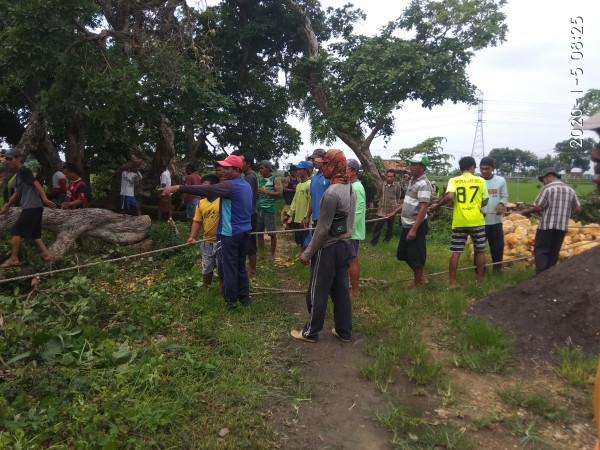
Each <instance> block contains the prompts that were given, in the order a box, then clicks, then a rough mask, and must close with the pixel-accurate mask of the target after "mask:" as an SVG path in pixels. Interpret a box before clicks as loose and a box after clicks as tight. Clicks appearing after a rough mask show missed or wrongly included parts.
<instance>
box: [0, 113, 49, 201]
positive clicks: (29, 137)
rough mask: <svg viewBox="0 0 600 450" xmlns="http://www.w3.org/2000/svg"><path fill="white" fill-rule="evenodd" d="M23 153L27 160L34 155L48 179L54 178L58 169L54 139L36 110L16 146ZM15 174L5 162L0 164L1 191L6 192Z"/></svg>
mask: <svg viewBox="0 0 600 450" xmlns="http://www.w3.org/2000/svg"><path fill="white" fill-rule="evenodd" d="M16 148H18V149H19V150H21V153H22V154H23V160H25V159H26V158H27V157H28V156H29V155H30V154H31V155H33V156H34V157H35V158H36V159H37V160H38V161H39V162H40V165H41V166H42V169H43V170H44V173H45V175H46V181H47V182H49V181H50V180H51V179H52V174H53V173H54V171H55V170H56V165H57V163H58V155H57V153H56V149H55V148H54V145H53V144H52V141H51V140H50V138H49V137H48V130H47V129H46V122H45V120H44V117H43V116H42V114H41V113H40V112H38V111H34V112H33V113H32V114H31V116H30V117H29V122H28V124H27V128H25V132H24V133H23V135H22V136H21V139H20V140H19V144H18V145H17V146H16ZM12 176H13V173H12V172H11V171H10V170H9V169H8V167H7V166H6V165H5V164H3V165H1V166H0V191H1V192H4V189H5V188H6V184H7V182H8V180H10V178H11V177H12Z"/></svg>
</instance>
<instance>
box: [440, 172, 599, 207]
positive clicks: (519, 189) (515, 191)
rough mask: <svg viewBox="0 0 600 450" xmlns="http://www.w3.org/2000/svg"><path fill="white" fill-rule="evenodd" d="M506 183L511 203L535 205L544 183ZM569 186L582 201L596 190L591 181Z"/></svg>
mask: <svg viewBox="0 0 600 450" xmlns="http://www.w3.org/2000/svg"><path fill="white" fill-rule="evenodd" d="M431 179H432V180H436V182H437V183H438V186H440V188H441V187H442V186H443V185H446V184H447V183H448V177H431ZM506 183H507V185H508V197H509V201H511V202H525V203H533V202H534V201H535V198H536V197H537V195H538V193H539V192H540V189H541V188H542V186H543V183H541V182H540V181H538V180H537V179H536V178H509V179H507V180H506ZM567 184H568V185H569V186H571V187H572V188H573V189H575V192H577V196H578V197H579V199H580V200H581V198H582V197H584V196H585V195H587V194H589V193H591V192H593V191H594V189H595V185H594V183H592V181H591V180H585V179H580V180H569V181H568V182H567Z"/></svg>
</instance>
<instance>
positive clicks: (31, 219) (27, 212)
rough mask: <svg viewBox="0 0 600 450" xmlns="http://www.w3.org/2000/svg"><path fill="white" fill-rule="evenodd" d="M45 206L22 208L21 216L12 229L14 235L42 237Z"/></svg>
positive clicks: (26, 237) (25, 237)
mask: <svg viewBox="0 0 600 450" xmlns="http://www.w3.org/2000/svg"><path fill="white" fill-rule="evenodd" d="M43 214H44V208H27V209H22V210H21V214H20V215H19V218H18V219H17V221H16V222H15V224H14V225H13V227H12V229H11V230H10V234H11V235H12V236H20V237H22V238H23V239H40V238H41V237H42V216H43Z"/></svg>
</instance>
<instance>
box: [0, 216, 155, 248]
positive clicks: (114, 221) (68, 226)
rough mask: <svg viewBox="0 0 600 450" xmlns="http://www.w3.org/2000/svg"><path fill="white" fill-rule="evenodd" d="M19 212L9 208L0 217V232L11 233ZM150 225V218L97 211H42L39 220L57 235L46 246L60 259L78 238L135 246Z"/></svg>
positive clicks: (46, 228) (142, 238)
mask: <svg viewBox="0 0 600 450" xmlns="http://www.w3.org/2000/svg"><path fill="white" fill-rule="evenodd" d="M20 213H21V208H10V210H9V211H8V212H7V213H6V214H5V215H2V216H0V233H3V232H8V231H10V229H11V228H12V227H13V225H14V224H15V222H16V221H17V219H18V217H19V214H20ZM150 225H151V220H150V217H149V216H129V215H126V214H118V213H115V212H112V211H109V210H107V209H100V208H84V209H74V210H67V209H50V208H44V215H43V217H42V228H43V229H45V230H49V231H52V232H53V233H54V234H55V235H56V239H55V240H54V242H53V243H52V244H50V245H49V246H48V251H49V252H50V255H51V256H52V258H54V259H60V258H61V257H62V256H63V255H64V254H65V253H66V252H67V250H68V249H69V247H70V246H71V245H72V244H73V242H74V241H75V239H77V238H78V237H79V236H93V237H97V238H100V239H102V240H104V241H107V242H111V243H116V244H125V245H128V244H135V243H137V242H140V241H142V240H144V239H145V238H146V237H147V236H148V230H149V229H150Z"/></svg>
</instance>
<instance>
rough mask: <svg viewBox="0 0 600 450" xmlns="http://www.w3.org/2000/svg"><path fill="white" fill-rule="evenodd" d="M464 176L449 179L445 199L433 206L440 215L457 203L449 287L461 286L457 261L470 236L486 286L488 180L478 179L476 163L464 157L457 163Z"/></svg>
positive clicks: (455, 206)
mask: <svg viewBox="0 0 600 450" xmlns="http://www.w3.org/2000/svg"><path fill="white" fill-rule="evenodd" d="M458 167H459V168H460V170H461V172H462V174H461V175H460V176H458V177H454V178H450V181H448V188H447V189H446V195H444V196H443V197H442V198H441V199H440V200H439V201H438V202H437V203H436V204H434V205H432V206H431V210H432V211H437V210H438V209H439V208H440V207H441V206H442V205H445V204H446V203H450V201H454V213H453V215H452V240H451V242H450V251H451V252H452V255H451V256H450V263H449V272H450V287H451V288H456V287H459V286H460V285H459V284H458V283H457V282H456V271H457V270H458V259H459V258H460V254H461V253H462V251H463V250H464V248H465V243H466V242H467V236H471V240H472V241H473V247H474V248H475V261H476V264H477V284H481V283H483V269H484V268H485V218H484V217H483V214H482V212H481V208H482V207H484V206H485V205H487V202H488V191H487V186H486V183H485V180H484V179H483V178H482V177H478V176H476V175H475V167H476V164H475V159H473V157H471V156H465V157H464V158H461V159H460V161H458Z"/></svg>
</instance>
